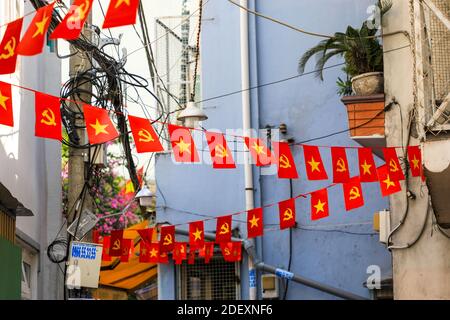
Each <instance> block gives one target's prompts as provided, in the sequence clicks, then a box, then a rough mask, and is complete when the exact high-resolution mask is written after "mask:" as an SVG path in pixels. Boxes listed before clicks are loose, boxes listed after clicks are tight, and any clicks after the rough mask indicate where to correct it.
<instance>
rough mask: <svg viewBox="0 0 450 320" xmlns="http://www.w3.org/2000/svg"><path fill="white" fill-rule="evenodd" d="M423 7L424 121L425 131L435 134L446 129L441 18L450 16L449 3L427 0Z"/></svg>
mask: <svg viewBox="0 0 450 320" xmlns="http://www.w3.org/2000/svg"><path fill="white" fill-rule="evenodd" d="M423 8H424V11H425V15H424V16H425V21H424V23H425V26H426V29H427V31H428V32H427V37H428V39H424V42H423V43H424V45H425V46H426V47H427V48H428V50H427V52H428V53H429V57H427V58H425V59H424V61H423V63H424V70H426V74H425V77H426V79H427V80H428V81H429V82H428V81H427V80H426V81H425V82H426V83H427V85H426V89H428V88H429V89H430V90H429V91H430V96H429V98H428V99H427V100H428V101H429V102H430V107H429V108H428V109H427V115H426V121H427V129H428V132H430V133H433V134H435V135H437V134H439V133H441V132H448V131H449V130H450V105H449V104H448V103H444V101H445V100H446V99H448V96H449V94H450V54H449V53H450V30H449V28H448V27H447V26H446V25H445V23H444V21H443V18H444V19H450V2H449V1H448V0H428V1H426V2H425V5H424V6H423ZM436 11H439V13H437V12H436ZM439 15H443V17H442V16H441V17H440V16H439ZM427 91H428V90H427Z"/></svg>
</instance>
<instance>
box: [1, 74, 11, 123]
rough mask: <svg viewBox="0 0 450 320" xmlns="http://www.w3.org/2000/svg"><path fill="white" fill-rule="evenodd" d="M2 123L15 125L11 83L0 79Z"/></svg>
mask: <svg viewBox="0 0 450 320" xmlns="http://www.w3.org/2000/svg"><path fill="white" fill-rule="evenodd" d="M0 124H3V125H5V126H8V127H14V112H13V106H12V91H11V85H10V84H9V83H6V82H2V81H0Z"/></svg>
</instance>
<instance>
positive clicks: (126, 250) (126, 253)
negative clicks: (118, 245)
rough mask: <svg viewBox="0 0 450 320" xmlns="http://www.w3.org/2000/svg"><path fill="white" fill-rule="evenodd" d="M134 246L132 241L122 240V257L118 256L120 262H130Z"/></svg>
mask: <svg viewBox="0 0 450 320" xmlns="http://www.w3.org/2000/svg"><path fill="white" fill-rule="evenodd" d="M133 251H134V246H133V240H132V239H123V240H122V255H121V256H120V262H128V261H129V260H130V256H132V255H133Z"/></svg>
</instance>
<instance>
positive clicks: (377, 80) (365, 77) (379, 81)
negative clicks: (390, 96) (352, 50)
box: [352, 72, 384, 96]
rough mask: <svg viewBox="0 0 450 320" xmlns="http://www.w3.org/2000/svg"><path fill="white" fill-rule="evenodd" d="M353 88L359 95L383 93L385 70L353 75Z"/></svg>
mask: <svg viewBox="0 0 450 320" xmlns="http://www.w3.org/2000/svg"><path fill="white" fill-rule="evenodd" d="M352 88H353V91H354V92H355V94H356V95H357V96H370V95H373V94H380V93H383V92H384V77H383V72H368V73H363V74H360V75H359V76H356V77H353V78H352Z"/></svg>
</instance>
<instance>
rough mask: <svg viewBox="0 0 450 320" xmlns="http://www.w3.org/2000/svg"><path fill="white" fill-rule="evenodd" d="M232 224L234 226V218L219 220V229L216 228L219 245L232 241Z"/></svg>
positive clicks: (221, 218) (220, 218)
mask: <svg viewBox="0 0 450 320" xmlns="http://www.w3.org/2000/svg"><path fill="white" fill-rule="evenodd" d="M231 224H232V216H225V217H219V218H217V228H216V242H217V243H220V242H230V241H231Z"/></svg>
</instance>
